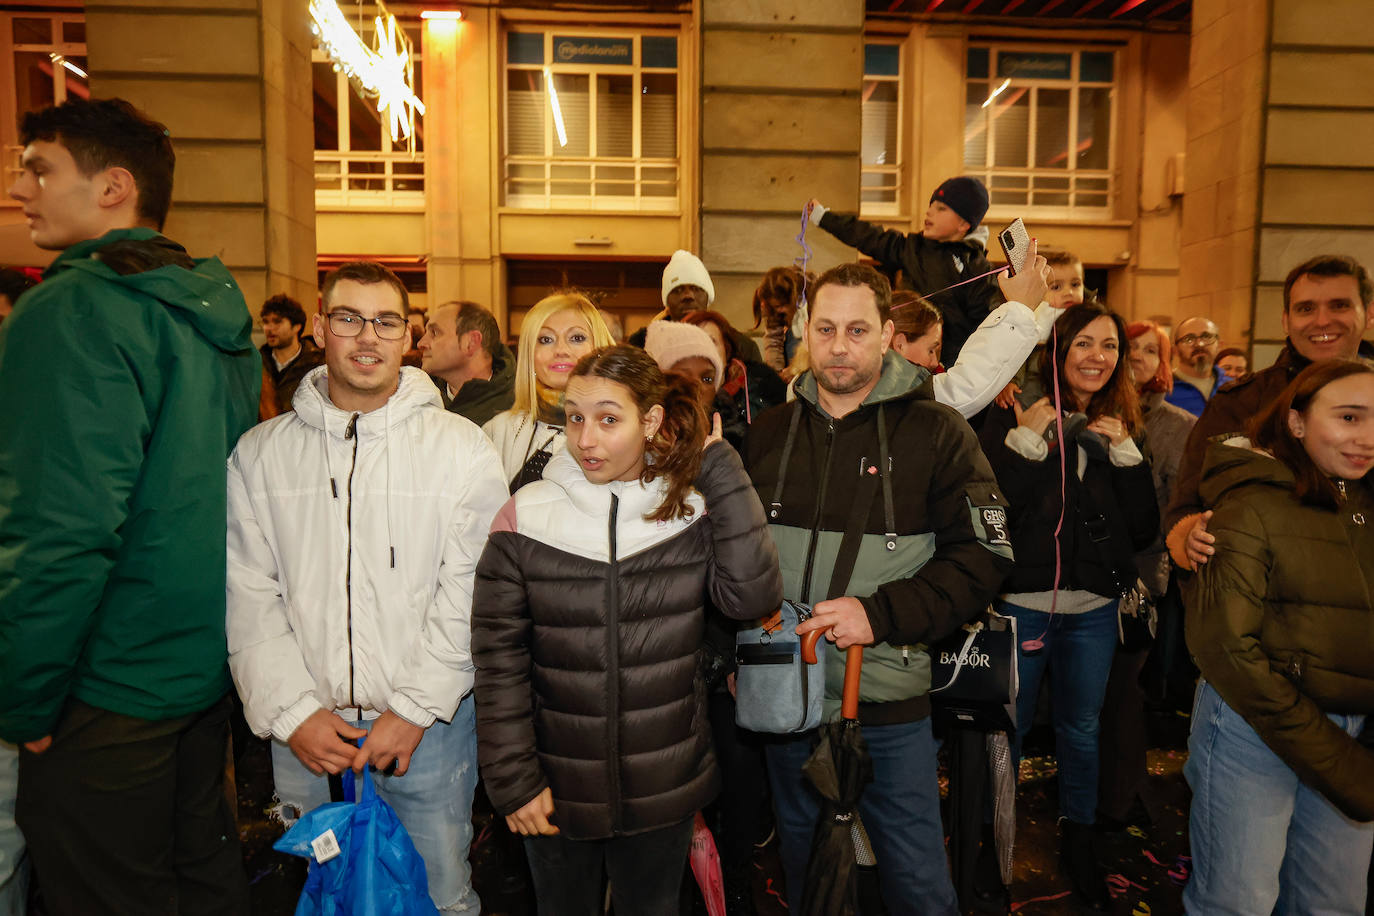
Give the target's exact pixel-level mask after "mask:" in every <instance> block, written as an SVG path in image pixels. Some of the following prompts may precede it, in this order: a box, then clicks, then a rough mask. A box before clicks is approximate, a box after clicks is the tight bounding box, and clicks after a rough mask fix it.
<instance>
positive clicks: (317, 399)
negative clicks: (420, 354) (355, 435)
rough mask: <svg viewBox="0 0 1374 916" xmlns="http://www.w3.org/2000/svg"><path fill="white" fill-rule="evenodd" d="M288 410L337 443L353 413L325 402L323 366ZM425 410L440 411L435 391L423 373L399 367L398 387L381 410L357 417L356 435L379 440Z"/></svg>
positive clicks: (299, 389)
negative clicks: (294, 412) (426, 408)
mask: <svg viewBox="0 0 1374 916" xmlns="http://www.w3.org/2000/svg"><path fill="white" fill-rule="evenodd" d="M291 406H292V408H294V409H295V411H296V416H298V417H300V418H301V420H302V421H303V422H304V423H306V424H307V425H309V426H313V427H314V428H316V429H319V430H323V431H324V432H326V433H329V434H330V435H332V436H336V437H338V438H340V439H342V438H343V436H344V431H345V430H346V429H347V428H348V421H349V419H350V418H351V417H352V416H353V411H350V410H343V409H342V408H340V407H337V406H335V404H334V402H333V401H331V400H329V378H328V370H327V368H326V367H325V366H317V367H315V368H314V369H311V370H310V371H309V372H307V373H306V374H305V378H303V379H301V383H300V385H299V386H297V388H296V394H295V396H294V397H292V399H291ZM428 406H434V407H438V408H439V409H440V410H442V409H443V408H444V401H443V398H441V397H440V396H439V389H438V388H436V387H435V385H434V383H433V382H431V381H430V379H429V376H428V375H426V374H425V373H424V372H423V371H421V370H419V369H416V368H414V367H412V366H402V367H401V384H400V387H398V388H397V389H396V393H395V394H393V395H392V396H391V398H390V399H389V400H388V401H387V402H386V405H385V406H384V407H379V408H378V409H376V410H373V411H370V412H368V413H364V414H359V415H358V432H359V434H361V435H365V436H380V435H381V434H382V433H383V432H385V431H386V430H387V429H388V428H390V427H394V426H397V425H398V424H401V423H404V422H405V421H406V419H408V418H409V417H410V416H411V415H412V414H414V413H415V412H416V411H418V410H422V409H424V408H425V407H428Z"/></svg>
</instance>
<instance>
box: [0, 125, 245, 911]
mask: <svg viewBox="0 0 1374 916" xmlns="http://www.w3.org/2000/svg"><path fill="white" fill-rule="evenodd" d="M22 134H23V140H24V143H25V144H26V148H25V150H24V154H23V158H22V160H21V163H22V171H21V172H20V175H19V178H18V179H17V180H16V181H15V183H14V185H13V187H11V188H10V196H11V197H13V198H14V199H15V200H17V201H19V202H20V203H21V204H22V205H23V207H24V215H25V216H26V217H27V218H28V224H29V235H30V237H31V238H32V239H33V241H34V243H35V244H37V245H38V246H40V247H42V248H47V249H50V250H60V251H62V253H61V254H60V255H58V257H57V260H55V261H54V262H53V263H52V265H51V266H50V267H49V268H48V269H47V271H46V272H45V274H44V282H43V283H41V284H40V285H39V286H38V287H37V288H35V289H34V290H32V291H31V292H30V293H28V294H27V295H25V296H24V298H23V301H22V302H20V304H19V307H18V308H17V309H15V311H14V314H13V315H11V316H10V318H9V319H7V320H6V321H5V323H4V326H3V327H0V398H3V402H4V404H5V405H6V409H5V410H4V412H3V413H2V414H0V506H3V507H4V508H3V511H0V696H3V697H4V698H5V701H4V705H3V707H0V738H4V739H5V740H7V741H13V742H15V743H18V744H21V745H22V746H23V750H22V751H21V756H20V772H19V797H18V815H17V820H18V822H19V826H20V828H21V829H22V830H23V831H24V834H25V836H26V838H27V840H28V843H29V850H30V854H31V855H32V857H33V861H34V864H35V866H36V868H37V870H38V872H39V873H40V874H41V875H42V876H43V879H44V880H43V898H44V902H45V903H46V904H47V908H48V911H49V912H51V913H55V914H86V913H118V914H123V913H139V914H145V913H168V914H171V913H246V912H247V907H248V898H247V886H246V883H245V881H244V878H243V870H242V865H241V862H240V858H239V844H238V830H237V828H236V827H235V824H234V816H233V812H232V811H231V810H230V808H229V805H228V803H227V801H226V799H225V797H224V792H223V774H224V759H225V748H226V744H227V742H228V739H229V711H230V705H229V697H228V691H229V686H230V684H229V669H228V666H227V663H226V660H227V651H226V643H225V632H224V615H225V603H224V581H225V562H224V556H225V536H226V522H225V481H226V472H225V459H226V458H227V457H228V454H229V449H230V447H231V446H232V445H233V443H234V441H235V440H236V439H237V438H238V436H239V434H240V433H242V432H243V431H244V430H245V429H247V428H248V427H249V426H250V425H251V424H252V423H253V420H254V418H255V417H256V414H257V401H258V384H259V380H260V378H261V374H262V369H261V368H260V366H259V361H258V355H257V353H256V352H254V350H253V344H252V339H251V336H250V328H251V323H250V319H249V315H248V309H247V308H246V307H245V306H244V302H243V295H242V294H241V293H240V292H239V289H238V287H237V286H236V285H235V284H234V281H233V278H232V277H230V276H229V272H228V271H227V270H225V268H224V265H222V264H221V263H220V262H219V261H218V260H216V259H213V258H211V259H208V260H204V261H193V260H192V259H191V258H190V257H189V256H187V254H186V251H185V250H184V249H183V248H182V247H181V246H179V245H177V244H176V243H174V242H172V241H170V240H168V239H166V238H164V237H163V236H162V235H161V234H160V233H159V230H160V229H161V226H162V223H163V220H164V219H165V217H166V215H167V209H168V207H169V205H170V202H171V192H172V169H173V163H174V158H175V157H174V155H173V152H172V145H171V142H170V141H169V140H168V137H167V131H166V128H164V127H163V126H162V125H161V124H158V123H156V122H153V121H150V120H148V119H147V118H146V117H144V116H143V115H141V114H140V113H139V112H137V111H136V110H135V109H134V108H133V106H131V105H129V104H128V103H127V102H124V101H122V100H118V99H115V100H100V101H97V100H90V101H87V100H80V99H74V100H71V101H68V102H66V103H65V104H63V105H61V106H58V107H56V108H48V109H45V110H43V111H40V112H36V113H33V114H29V115H26V116H25V118H24V121H23V125H22Z"/></svg>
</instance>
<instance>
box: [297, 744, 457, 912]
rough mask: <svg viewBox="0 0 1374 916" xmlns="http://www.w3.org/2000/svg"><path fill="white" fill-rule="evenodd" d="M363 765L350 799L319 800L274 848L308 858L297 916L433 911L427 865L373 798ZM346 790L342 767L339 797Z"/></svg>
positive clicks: (347, 777)
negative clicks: (356, 794) (358, 791)
mask: <svg viewBox="0 0 1374 916" xmlns="http://www.w3.org/2000/svg"><path fill="white" fill-rule="evenodd" d="M369 769H370V768H364V769H363V777H362V787H363V788H362V798H360V799H359V800H358V801H357V802H356V803H355V802H351V801H342V802H330V803H329V804H327V805H320V806H319V807H318V808H316V809H315V810H314V811H311V812H309V813H308V814H305V815H303V816H302V817H301V818H300V820H298V821H296V823H295V824H293V825H292V827H291V829H290V830H288V831H286V834H285V835H284V836H282V838H281V839H280V840H277V842H276V843H274V844H273V845H272V848H273V849H275V850H277V851H278V852H285V853H289V854H290V855H293V856H300V857H301V858H303V859H309V860H310V872H309V874H308V875H307V876H306V879H305V887H304V888H302V889H301V899H300V902H299V903H297V904H296V916H438V913H439V911H438V910H437V909H436V908H435V906H434V903H433V901H431V900H430V899H429V883H428V881H427V880H426V878H425V862H424V860H423V859H421V858H420V854H419V853H418V852H416V851H415V844H414V843H412V842H411V841H410V835H409V834H408V833H406V829H405V827H403V826H401V819H400V818H398V817H397V816H396V812H395V811H394V810H392V808H391V806H390V805H388V804H387V803H386V802H384V801H383V800H382V799H381V798H379V797H378V796H377V790H376V787H375V786H373V784H372V774H371V773H370V772H369ZM352 787H353V771H352V770H348V771H346V772H345V774H344V797H345V798H347V797H349V796H350V795H351V794H352V792H351V791H349V790H351V789H352ZM321 859H323V860H324V861H323V862H322V861H320V860H321Z"/></svg>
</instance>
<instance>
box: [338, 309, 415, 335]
mask: <svg viewBox="0 0 1374 916" xmlns="http://www.w3.org/2000/svg"><path fill="white" fill-rule="evenodd" d="M365 324H371V325H372V332H373V333H374V334H376V335H377V338H378V339H379V340H400V339H401V338H402V337H404V336H406V329H407V328H409V327H410V323H409V322H407V321H406V320H405V319H404V318H402V317H401V316H400V315H378V316H377V317H376V318H364V317H363V316H362V315H358V314H356V313H354V312H330V313H329V330H330V331H332V332H334V336H335V337H357V336H358V335H359V334H361V333H362V332H363V325H365Z"/></svg>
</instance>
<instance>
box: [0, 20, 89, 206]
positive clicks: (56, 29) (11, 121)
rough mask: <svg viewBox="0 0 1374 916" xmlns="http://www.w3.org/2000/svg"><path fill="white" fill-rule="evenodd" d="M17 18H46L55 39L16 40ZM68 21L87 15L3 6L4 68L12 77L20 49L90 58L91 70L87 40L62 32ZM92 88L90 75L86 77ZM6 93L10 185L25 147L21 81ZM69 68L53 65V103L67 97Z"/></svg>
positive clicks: (4, 173)
mask: <svg viewBox="0 0 1374 916" xmlns="http://www.w3.org/2000/svg"><path fill="white" fill-rule="evenodd" d="M15 19H47V20H48V21H49V22H50V23H51V24H52V31H51V32H50V35H51V36H52V38H53V39H55V40H51V41H48V42H41V43H40V42H22V43H19V42H15V41H14V20H15ZM68 22H79V23H81V24H82V26H83V27H84V26H85V24H86V15H85V13H82V12H73V11H70V10H61V11H57V10H52V11H49V10H43V9H29V10H0V58H3V63H0V66H3V67H4V70H3V72H4V73H6V74H9V75H10V78H13V75H14V66H15V55H16V54H18V53H33V52H46V53H48V54H58V55H60V56H62V57H66V58H72V57H80V58H85V59H86V60H87V64H88V67H87V72H88V73H89V57H88V55H87V43H86V42H84V41H80V42H77V41H65V40H64V39H63V35H62V26H63V25H64V24H66V23H68ZM87 85H88V89H89V77H88V79H87ZM0 92H3V94H4V97H3V98H2V99H0V154H3V158H0V164H3V169H0V178H2V179H3V180H4V183H5V187H6V188H8V187H9V186H10V185H11V184H13V183H14V181H15V180H16V179H17V178H18V177H19V173H20V172H21V171H22V170H21V169H20V167H19V157H20V156H21V155H22V154H23V151H24V148H23V146H22V145H21V144H20V142H19V120H20V118H21V117H22V115H23V111H22V110H21V108H20V105H19V84H18V81H17V80H16V81H14V82H11V83H9V84H8V88H6V89H3V90H0ZM67 95H68V93H67V68H66V67H62V66H54V67H53V103H54V104H57V105H60V104H62V103H63V102H65V101H66V100H67ZM0 199H3V201H4V205H5V206H12V207H19V206H21V204H20V203H19V202H18V201H14V200H10V199H9V198H8V196H6V197H4V198H0Z"/></svg>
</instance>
